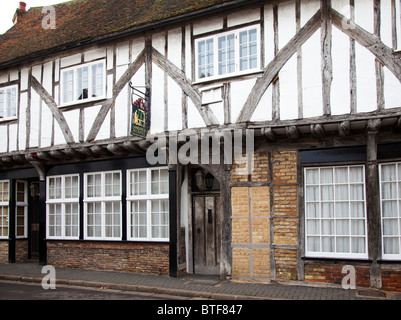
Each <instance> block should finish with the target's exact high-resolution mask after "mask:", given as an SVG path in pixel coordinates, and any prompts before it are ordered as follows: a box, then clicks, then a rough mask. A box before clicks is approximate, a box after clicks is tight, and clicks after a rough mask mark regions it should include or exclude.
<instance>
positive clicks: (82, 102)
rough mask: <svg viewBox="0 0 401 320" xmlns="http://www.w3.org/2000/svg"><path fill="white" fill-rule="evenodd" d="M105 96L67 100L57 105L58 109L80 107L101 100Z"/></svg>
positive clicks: (104, 98)
mask: <svg viewBox="0 0 401 320" xmlns="http://www.w3.org/2000/svg"><path fill="white" fill-rule="evenodd" d="M106 99H107V97H106V96H101V97H98V98H92V99H85V100H79V101H74V102H68V103H63V104H60V105H59V108H60V109H64V108H71V107H80V106H83V105H85V104H90V105H93V104H96V103H98V102H102V101H104V100H106Z"/></svg>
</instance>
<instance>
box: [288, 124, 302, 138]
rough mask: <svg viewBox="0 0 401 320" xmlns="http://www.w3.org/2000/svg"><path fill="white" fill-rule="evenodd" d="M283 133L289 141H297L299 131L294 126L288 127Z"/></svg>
mask: <svg viewBox="0 0 401 320" xmlns="http://www.w3.org/2000/svg"><path fill="white" fill-rule="evenodd" d="M285 132H286V134H287V137H288V139H289V140H298V139H299V131H298V129H297V127H296V126H289V127H286V128H285Z"/></svg>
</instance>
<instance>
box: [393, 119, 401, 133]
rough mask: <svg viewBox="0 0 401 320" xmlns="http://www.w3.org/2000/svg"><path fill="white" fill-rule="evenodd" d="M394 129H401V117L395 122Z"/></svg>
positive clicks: (397, 130)
mask: <svg viewBox="0 0 401 320" xmlns="http://www.w3.org/2000/svg"><path fill="white" fill-rule="evenodd" d="M394 131H396V132H399V131H401V117H399V118H398V120H397V122H396V123H395V124H394Z"/></svg>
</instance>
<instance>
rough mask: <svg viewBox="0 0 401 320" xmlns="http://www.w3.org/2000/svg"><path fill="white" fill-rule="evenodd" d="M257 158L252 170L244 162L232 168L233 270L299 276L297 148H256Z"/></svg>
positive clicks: (239, 274) (289, 277)
mask: <svg viewBox="0 0 401 320" xmlns="http://www.w3.org/2000/svg"><path fill="white" fill-rule="evenodd" d="M269 161H270V164H269ZM253 162H254V167H253V170H252V172H251V173H250V174H248V171H247V168H246V167H245V165H236V164H234V165H233V168H232V175H231V205H232V259H233V260H232V263H233V265H232V275H233V277H234V278H256V279H266V278H267V279H269V278H271V277H274V278H276V279H285V280H295V279H296V278H297V249H296V248H297V245H298V224H299V218H298V185H297V183H298V181H297V180H298V179H297V174H298V171H297V151H293V150H285V151H258V152H255V154H254V156H253ZM269 168H271V169H272V172H270V169H269ZM271 224H273V225H272V227H273V228H272V230H273V234H270V230H271ZM271 251H273V252H271ZM271 257H273V259H274V261H273V262H274V263H272V264H271ZM271 266H274V274H272V271H273V270H272V267H271Z"/></svg>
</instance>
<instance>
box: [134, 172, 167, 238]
mask: <svg viewBox="0 0 401 320" xmlns="http://www.w3.org/2000/svg"><path fill="white" fill-rule="evenodd" d="M127 181H128V182H127V211H128V213H129V232H128V238H129V239H130V240H149V241H168V240H169V200H168V198H169V188H168V170H167V168H152V169H150V168H149V169H138V170H129V171H128V172H127Z"/></svg>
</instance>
